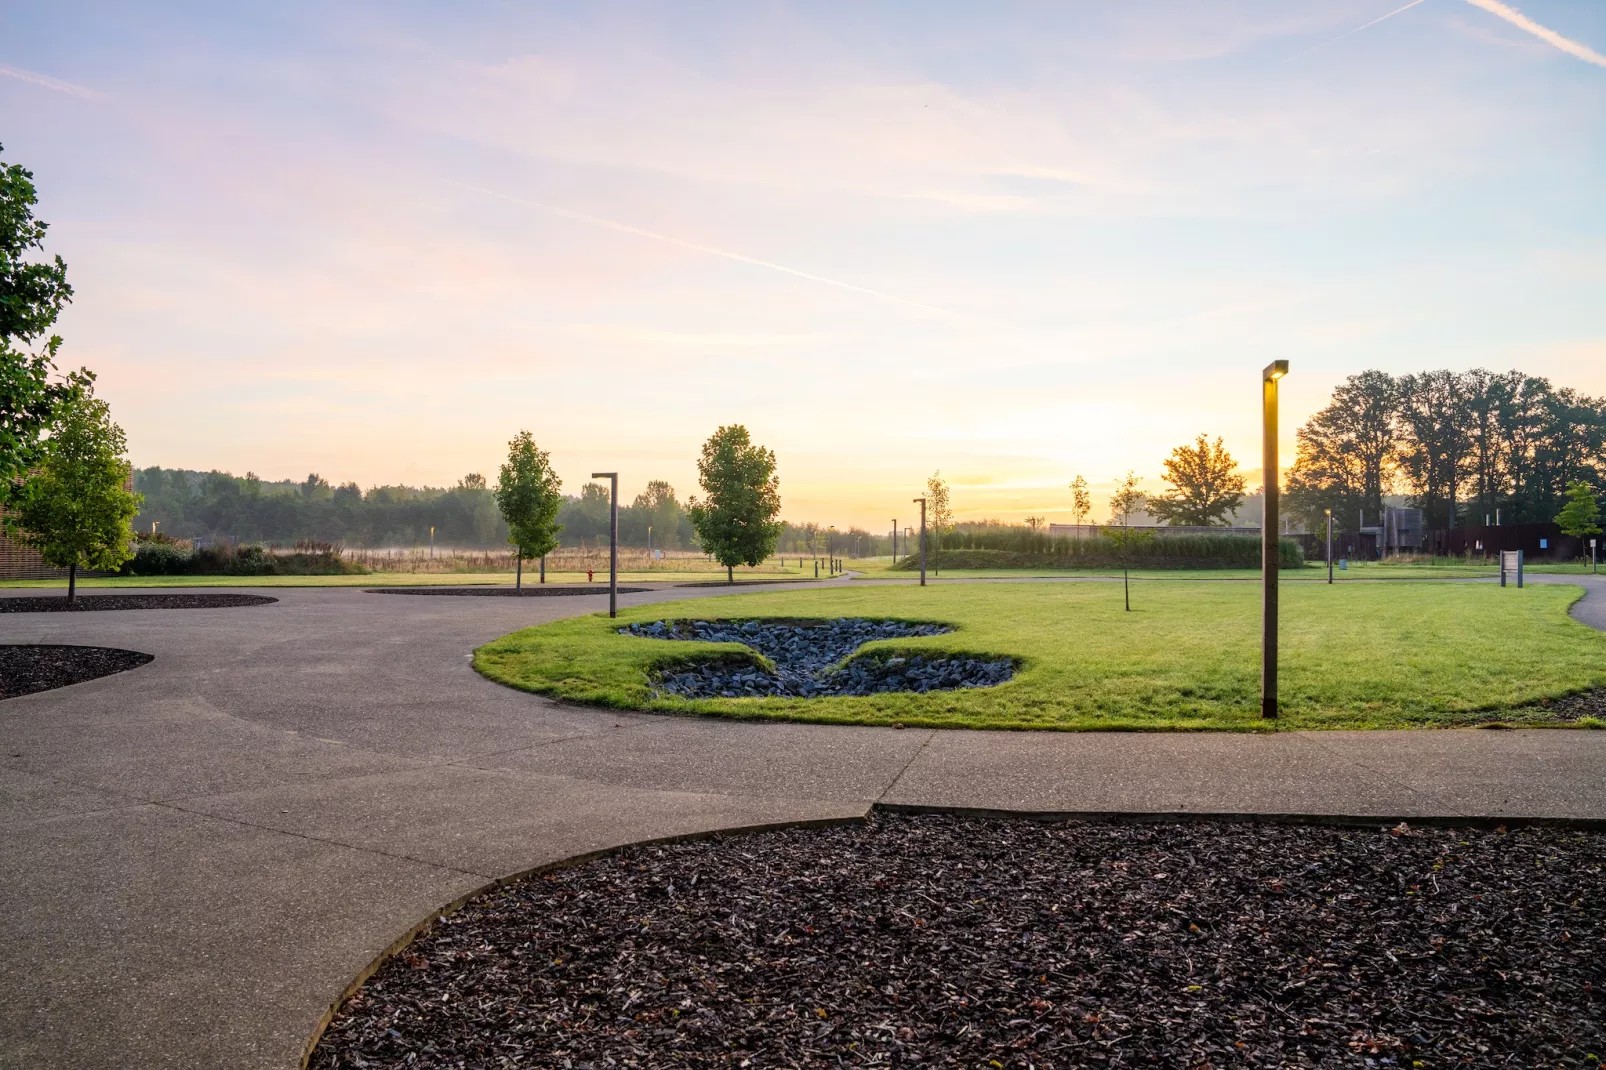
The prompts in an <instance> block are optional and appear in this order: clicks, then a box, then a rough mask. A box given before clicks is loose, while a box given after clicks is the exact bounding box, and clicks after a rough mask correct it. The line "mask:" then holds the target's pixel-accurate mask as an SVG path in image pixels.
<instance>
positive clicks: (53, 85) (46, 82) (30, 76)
mask: <svg viewBox="0 0 1606 1070" xmlns="http://www.w3.org/2000/svg"><path fill="white" fill-rule="evenodd" d="M0 74H3V75H5V76H6V77H7V78H16V79H18V80H20V81H24V82H32V83H33V84H34V85H39V86H44V87H45V88H46V89H54V90H55V91H56V92H58V93H66V94H68V95H69V96H74V97H83V98H84V99H86V100H88V99H90V98H93V97H98V96H100V95H101V94H100V93H98V92H96V91H95V90H93V89H89V88H87V87H85V86H81V85H74V84H73V83H71V82H63V81H62V80H61V79H59V78H52V77H50V76H49V75H47V74H35V73H34V72H33V71H25V70H23V69H22V68H21V67H7V66H6V65H5V64H3V63H0Z"/></svg>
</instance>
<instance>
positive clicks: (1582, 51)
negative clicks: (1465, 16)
mask: <svg viewBox="0 0 1606 1070" xmlns="http://www.w3.org/2000/svg"><path fill="white" fill-rule="evenodd" d="M1467 3H1469V4H1471V5H1472V6H1473V7H1480V8H1482V9H1483V10H1485V11H1487V12H1488V13H1489V14H1491V15H1495V16H1497V17H1499V18H1502V19H1505V20H1506V21H1507V22H1509V23H1511V25H1513V26H1515V27H1517V29H1519V30H1526V31H1527V32H1528V33H1531V34H1533V35H1534V36H1535V37H1537V38H1539V39H1540V40H1541V41H1543V42H1545V43H1546V44H1549V45H1554V46H1555V47H1557V48H1559V49H1561V50H1562V51H1563V52H1565V53H1567V54H1568V55H1569V56H1576V57H1577V58H1579V59H1581V60H1583V61H1584V62H1585V63H1593V64H1594V65H1595V66H1597V67H1606V56H1603V55H1601V54H1600V53H1599V52H1596V51H1595V50H1594V49H1593V48H1590V47H1589V46H1588V45H1581V44H1579V43H1578V42H1577V41H1571V40H1568V39H1567V38H1565V37H1563V36H1562V35H1561V34H1559V33H1557V32H1556V31H1555V30H1551V29H1547V28H1546V27H1544V26H1541V25H1539V24H1538V23H1537V22H1535V21H1534V20H1533V19H1530V18H1529V17H1528V16H1527V15H1524V14H1523V13H1522V12H1520V11H1518V10H1517V9H1516V8H1514V7H1510V6H1509V5H1506V4H1502V3H1501V2H1500V0H1467Z"/></svg>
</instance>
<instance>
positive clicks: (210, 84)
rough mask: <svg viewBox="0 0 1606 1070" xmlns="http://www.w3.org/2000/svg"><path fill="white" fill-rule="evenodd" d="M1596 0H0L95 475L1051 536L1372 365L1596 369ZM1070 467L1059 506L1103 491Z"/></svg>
mask: <svg viewBox="0 0 1606 1070" xmlns="http://www.w3.org/2000/svg"><path fill="white" fill-rule="evenodd" d="M1602 53H1606V4H1603V3H1600V2H1599V0H1527V2H1525V3H1523V4H1522V5H1521V6H1520V8H1519V7H1517V6H1513V5H1508V4H1504V3H1501V2H1499V0H1417V2H1415V3H1404V4H1403V6H1402V0H1382V2H1374V0H1308V2H1298V3H1289V2H1287V0H1215V2H1205V0H1122V2H1119V3H1116V2H1100V3H1093V2H1081V0H1058V2H1051V3H1041V4H1029V3H998V4H957V3H946V2H932V0H926V2H920V3H879V4H864V3H858V2H853V3H835V2H830V0H810V2H808V3H797V4H786V3H774V2H759V3H754V2H746V3H730V4H720V3H687V4H674V5H668V4H629V3H609V2H601V3H593V4H585V5H575V4H557V3H550V4H541V3H518V4H514V3H479V2H472V0H469V2H458V3H452V4H433V5H432V4H424V3H346V4H325V3H298V2H283V3H275V4H256V5H244V4H205V3H198V2H196V3H185V4H147V3H130V2H117V3H74V2H60V3H51V4H31V3H24V2H20V0H0V142H3V144H4V146H5V148H4V153H3V154H0V158H3V159H4V160H6V161H7V162H16V163H21V164H23V165H25V166H27V167H28V168H30V169H31V170H32V171H33V172H34V175H35V180H36V182H37V184H38V186H39V189H40V205H39V209H38V210H39V214H40V216H41V218H43V219H45V220H46V221H48V222H49V223H50V224H51V229H50V232H49V236H48V243H47V251H48V252H51V253H60V254H61V255H62V256H63V257H64V258H65V259H66V261H67V263H68V269H69V278H70V280H71V281H72V283H73V285H74V286H75V288H76V290H77V295H76V298H75V301H74V303H73V305H72V306H71V308H70V309H69V310H68V311H67V312H66V313H65V314H64V315H63V316H62V318H61V320H60V321H59V324H58V329H59V331H60V333H61V334H62V335H63V336H64V338H65V339H66V343H65V346H64V347H63V350H62V363H63V364H64V365H67V366H74V367H75V366H78V365H80V364H82V365H87V366H89V367H90V368H92V369H94V370H95V371H96V372H97V373H98V375H99V383H100V392H101V395H102V396H103V397H105V398H106V399H107V400H108V401H109V402H110V403H111V406H112V410H113V414H114V416H115V417H116V418H117V419H118V421H119V422H120V423H121V424H122V426H123V427H124V428H125V430H126V431H127V433H128V440H129V445H130V452H131V455H132V459H133V460H134V462H135V463H136V464H137V465H140V466H145V465H152V464H160V465H163V466H167V467H185V468H200V469H212V468H219V469H223V470H226V471H232V472H234V473H235V474H244V472H246V471H247V470H251V471H255V472H256V473H258V474H259V475H261V476H264V477H266V478H272V479H280V478H287V477H288V478H297V479H300V478H303V477H304V476H305V474H306V473H308V472H310V471H316V472H318V473H320V474H322V475H323V476H324V477H325V478H327V479H330V480H331V481H333V482H337V483H338V482H346V481H348V480H354V481H356V482H358V483H360V484H362V485H364V486H371V485H376V484H390V483H410V484H414V485H420V484H429V485H436V486H441V485H450V484H451V483H454V482H455V481H456V480H457V479H458V477H460V476H461V475H463V474H464V473H467V472H482V473H485V474H487V475H488V476H490V477H492V478H493V479H494V477H495V472H496V468H497V466H498V464H499V462H500V460H501V458H502V457H504V456H505V453H506V443H507V440H508V439H510V438H511V437H512V436H513V435H514V433H515V432H517V431H518V430H520V429H521V428H528V429H529V430H530V431H531V432H533V434H534V436H535V438H536V441H537V443H538V444H539V445H541V446H542V447H543V448H546V449H548V450H550V451H551V454H552V458H553V462H554V465H555V467H556V468H557V471H558V473H559V475H560V476H562V478H563V480H564V482H565V489H567V490H568V491H570V492H577V491H578V489H579V487H580V485H581V484H582V483H584V482H585V481H586V479H587V478H588V477H589V475H590V473H592V472H594V471H612V470H618V471H619V472H620V481H621V495H622V497H624V498H625V499H626V500H628V499H629V498H630V497H632V496H634V494H635V493H636V492H637V491H639V490H640V489H641V487H642V486H643V485H645V483H646V482H647V480H649V479H655V478H662V479H668V480H669V481H670V482H671V483H672V484H673V485H674V486H675V488H676V489H677V491H678V492H679V493H680V494H681V496H682V497H685V496H686V495H687V494H689V493H694V492H695V491H696V467H695V460H696V456H697V452H698V449H699V447H700V445H701V443H702V441H703V440H704V439H705V438H706V437H707V436H708V435H709V434H710V433H711V432H712V431H713V430H714V429H715V428H716V427H718V426H720V425H723V424H729V423H741V424H744V425H745V426H746V427H747V428H748V429H749V430H750V431H751V432H752V434H753V437H754V438H755V439H756V440H757V441H758V442H760V443H762V444H764V445H766V446H768V447H770V448H771V449H773V450H774V451H775V453H776V455H777V458H778V462H779V474H780V480H781V492H782V497H783V501H784V503H785V504H784V511H783V515H784V516H785V517H786V518H788V519H791V520H794V521H804V520H816V521H819V522H822V523H836V524H839V525H843V526H846V525H848V524H859V525H863V526H866V527H869V528H871V529H873V530H882V529H885V528H886V527H888V526H889V525H890V523H891V521H892V519H893V518H897V519H898V520H899V521H900V523H901V524H906V523H908V519H909V517H910V516H912V515H913V514H912V509H913V507H912V506H911V504H910V502H911V499H912V498H913V497H915V496H916V495H918V494H919V493H921V491H922V489H923V485H924V481H925V479H926V477H927V476H929V475H931V474H932V473H933V472H934V471H939V470H940V471H941V473H942V475H943V476H944V477H945V478H946V479H948V480H949V482H950V483H951V484H952V486H953V502H954V506H955V511H956V513H957V514H958V518H959V519H979V518H983V517H997V518H1000V519H1004V520H1014V521H1019V520H1020V519H1022V518H1023V517H1025V516H1027V515H1042V516H1047V517H1048V518H1049V519H1051V520H1068V519H1069V518H1070V517H1069V508H1070V494H1069V491H1068V489H1067V484H1068V483H1069V482H1070V480H1071V479H1072V477H1073V476H1075V475H1077V474H1081V475H1084V476H1085V477H1086V478H1087V479H1088V480H1089V482H1090V483H1091V484H1092V486H1093V488H1094V490H1095V494H1096V497H1099V498H1102V495H1101V494H1099V493H1098V492H1101V491H1102V492H1107V491H1108V489H1109V488H1110V487H1111V486H1112V485H1113V483H1114V481H1115V479H1116V478H1117V477H1118V476H1120V475H1121V474H1123V473H1125V472H1126V471H1127V470H1128V469H1132V470H1135V471H1136V472H1137V473H1138V474H1139V475H1140V476H1142V477H1144V487H1145V489H1148V490H1161V489H1163V487H1162V484H1161V483H1160V478H1159V477H1160V474H1161V465H1162V462H1163V460H1164V458H1165V457H1166V455H1167V454H1168V453H1169V452H1170V450H1171V449H1172V448H1173V447H1174V446H1176V445H1179V444H1181V443H1183V442H1185V441H1189V440H1191V439H1192V438H1193V437H1194V436H1196V435H1198V434H1200V433H1205V434H1209V435H1211V436H1212V437H1214V436H1218V435H1219V436H1222V437H1223V438H1224V439H1225V441H1226V444H1227V447H1228V449H1229V450H1230V451H1231V452H1232V453H1233V455H1234V456H1235V457H1236V458H1237V459H1238V460H1239V462H1240V463H1241V464H1242V465H1243V466H1244V467H1245V469H1246V474H1248V475H1249V478H1250V484H1251V486H1253V485H1255V484H1258V483H1259V481H1260V478H1259V467H1258V466H1259V464H1260V458H1259V441H1260V439H1259V435H1260V430H1259V419H1260V407H1259V401H1260V370H1261V368H1262V367H1264V366H1265V365H1266V364H1267V363H1268V362H1270V361H1271V360H1274V359H1286V360H1288V361H1289V362H1290V366H1291V368H1290V372H1289V375H1288V377H1287V378H1285V379H1284V380H1283V381H1282V405H1283V422H1282V426H1281V430H1282V442H1283V446H1282V450H1283V454H1284V460H1285V462H1286V461H1287V460H1289V459H1291V458H1292V454H1293V432H1294V429H1295V428H1296V427H1297V426H1298V423H1299V422H1300V421H1302V420H1303V419H1304V418H1305V417H1307V416H1308V415H1309V414H1310V413H1311V412H1313V411H1315V410H1316V409H1318V408H1320V407H1321V406H1322V405H1323V404H1324V403H1325V402H1326V400H1327V397H1328V395H1329V393H1330V391H1331V389H1332V388H1333V386H1334V385H1335V384H1336V383H1338V382H1340V381H1341V380H1342V379H1343V378H1344V377H1345V376H1347V375H1351V374H1354V373H1356V372H1359V371H1361V370H1363V369H1366V368H1382V369H1384V370H1387V371H1391V372H1397V373H1403V372H1409V371H1418V370H1423V369H1427V368H1438V367H1449V368H1457V369H1461V368H1468V367H1474V366H1487V367H1490V368H1494V369H1507V368H1512V367H1517V368H1521V369H1523V370H1524V371H1528V372H1531V373H1536V374H1542V375H1547V376H1550V377H1552V378H1553V379H1554V380H1556V381H1557V382H1558V383H1560V384H1564V385H1570V386H1573V387H1576V388H1578V389H1580V390H1583V391H1586V392H1588V393H1592V394H1606V299H1603V298H1602V293H1603V286H1606V197H1603V196H1602V190H1606V55H1603V54H1602ZM1102 508H1103V506H1102V500H1101V501H1100V503H1099V509H1100V511H1101V512H1102Z"/></svg>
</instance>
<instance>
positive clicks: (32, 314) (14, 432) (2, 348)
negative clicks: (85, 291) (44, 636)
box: [0, 146, 88, 504]
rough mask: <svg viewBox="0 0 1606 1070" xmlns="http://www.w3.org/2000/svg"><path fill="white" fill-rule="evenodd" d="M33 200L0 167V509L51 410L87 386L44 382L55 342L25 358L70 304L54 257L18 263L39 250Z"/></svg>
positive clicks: (34, 458)
mask: <svg viewBox="0 0 1606 1070" xmlns="http://www.w3.org/2000/svg"><path fill="white" fill-rule="evenodd" d="M3 148H4V146H0V149H3ZM38 199H39V198H38V194H37V193H36V191H35V190H34V185H33V174H32V173H31V172H30V171H28V170H26V169H25V168H23V167H21V166H20V165H18V164H7V163H5V162H4V161H0V504H3V503H4V502H5V501H6V500H7V498H8V497H9V496H10V495H11V493H12V491H13V488H14V486H15V484H16V482H17V481H18V480H20V479H22V478H23V477H24V476H25V475H26V474H27V473H28V471H29V470H30V469H32V468H33V467H34V466H35V465H36V464H38V463H39V461H40V459H41V457H42V456H43V449H44V447H43V441H44V436H45V434H46V432H47V431H48V429H49V427H50V423H51V420H52V419H53V417H54V415H55V412H56V408H57V406H59V405H60V404H61V403H62V401H63V400H64V399H65V398H66V397H67V396H68V395H69V394H71V393H72V392H73V391H75V390H76V389H80V388H81V387H82V385H83V384H84V383H86V382H87V381H88V376H87V373H80V374H79V375H76V376H74V377H72V378H70V379H69V380H68V381H66V382H60V381H52V379H51V373H52V372H54V371H55V369H56V363H55V360H56V352H57V350H58V349H60V347H61V339H60V338H59V337H57V336H55V335H51V336H50V337H49V338H47V339H45V341H44V343H43V345H42V346H40V348H39V349H38V350H36V351H30V350H29V347H30V346H31V344H32V343H33V342H35V341H36V340H37V339H39V338H40V337H41V336H43V335H44V334H45V332H46V331H48V330H49V329H50V327H51V325H52V324H53V323H55V322H56V316H57V315H58V314H59V313H60V312H61V308H62V306H63V305H65V304H66V303H67V302H69V301H71V300H72V287H71V286H69V285H68V284H67V265H66V264H64V263H63V262H62V259H61V257H59V256H57V257H55V258H54V260H53V261H51V262H48V263H30V262H28V261H27V260H25V259H24V257H26V256H27V255H28V253H29V251H30V250H36V249H42V248H43V247H44V237H45V231H46V230H48V229H49V224H47V223H42V222H40V221H39V220H37V219H35V218H34V214H33V209H34V205H35V204H37V203H38Z"/></svg>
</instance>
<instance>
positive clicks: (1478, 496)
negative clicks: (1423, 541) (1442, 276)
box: [1286, 368, 1606, 528]
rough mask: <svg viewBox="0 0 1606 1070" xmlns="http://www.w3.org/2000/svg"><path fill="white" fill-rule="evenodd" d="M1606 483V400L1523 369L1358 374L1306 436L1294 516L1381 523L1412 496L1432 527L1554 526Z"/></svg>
mask: <svg viewBox="0 0 1606 1070" xmlns="http://www.w3.org/2000/svg"><path fill="white" fill-rule="evenodd" d="M1579 480H1583V481H1586V482H1592V483H1595V484H1597V485H1599V484H1600V483H1601V482H1603V481H1606V399H1601V398H1591V397H1587V396H1585V395H1582V394H1579V393H1578V392H1577V391H1575V390H1572V389H1571V388H1568V387H1557V386H1555V385H1553V384H1552V383H1551V382H1550V380H1548V379H1544V378H1541V377H1538V376H1532V375H1527V374H1525V373H1523V372H1519V371H1509V372H1504V373H1495V372H1491V371H1488V370H1486V369H1483V368H1474V369H1472V370H1471V371H1467V372H1451V371H1444V370H1440V371H1429V372H1420V373H1417V374H1413V375H1400V376H1394V375H1389V374H1388V373H1386V372H1381V371H1366V372H1362V373H1360V374H1359V375H1353V376H1350V377H1349V378H1348V379H1347V380H1345V381H1344V383H1343V384H1341V385H1340V386H1339V388H1338V389H1337V390H1335V391H1334V392H1333V397H1332V400H1331V401H1329V402H1328V404H1327V405H1326V406H1325V407H1324V408H1323V409H1322V410H1321V411H1320V412H1318V413H1316V414H1315V415H1314V416H1312V417H1311V419H1310V420H1309V421H1307V422H1306V423H1305V425H1304V426H1303V427H1301V428H1300V429H1299V431H1298V449H1297V454H1296V457H1295V461H1294V466H1293V470H1292V471H1291V472H1290V473H1289V477H1288V491H1287V498H1286V501H1287V506H1288V510H1289V513H1290V515H1292V516H1295V517H1297V518H1299V519H1300V520H1303V521H1304V522H1305V523H1306V524H1307V525H1309V526H1311V527H1315V526H1316V525H1318V524H1319V523H1320V522H1321V518H1322V515H1323V510H1324V509H1329V508H1330V509H1332V510H1333V513H1334V515H1335V516H1337V517H1340V518H1341V519H1342V522H1343V523H1345V524H1353V523H1357V522H1358V521H1359V519H1360V517H1361V515H1362V513H1363V512H1364V513H1365V515H1366V516H1367V517H1369V518H1371V522H1372V523H1376V522H1377V521H1376V518H1377V517H1378V515H1379V514H1380V513H1381V512H1382V510H1383V504H1384V503H1383V498H1384V495H1386V494H1390V493H1394V492H1397V491H1404V492H1405V493H1406V494H1408V495H1409V497H1410V500H1411V503H1412V504H1413V505H1416V506H1418V507H1419V508H1421V509H1422V511H1423V523H1424V526H1426V527H1428V528H1447V527H1456V526H1459V525H1460V524H1462V523H1465V522H1468V521H1471V522H1474V523H1479V524H1481V523H1482V522H1483V518H1484V517H1485V516H1486V515H1489V516H1492V515H1493V514H1494V513H1495V512H1496V511H1499V512H1500V514H1501V516H1502V518H1503V519H1504V521H1505V522H1506V523H1531V522H1539V521H1547V520H1549V519H1550V518H1551V517H1553V516H1555V515H1556V512H1557V510H1559V509H1560V508H1561V507H1562V502H1563V499H1564V498H1565V497H1566V495H1567V494H1568V489H1567V488H1568V487H1569V486H1570V485H1571V484H1573V483H1574V482H1577V481H1579Z"/></svg>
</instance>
